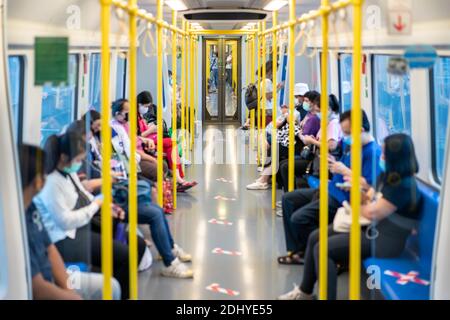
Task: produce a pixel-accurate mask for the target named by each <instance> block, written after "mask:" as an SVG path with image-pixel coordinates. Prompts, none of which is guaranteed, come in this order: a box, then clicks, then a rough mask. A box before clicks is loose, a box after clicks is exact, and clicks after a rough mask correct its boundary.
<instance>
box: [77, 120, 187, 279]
mask: <svg viewBox="0 0 450 320" xmlns="http://www.w3.org/2000/svg"><path fill="white" fill-rule="evenodd" d="M88 114H89V116H86V115H85V116H83V118H85V119H87V118H90V119H91V121H90V122H89V123H88V124H90V130H92V136H98V132H99V131H100V130H101V124H97V123H96V121H97V120H98V119H99V117H100V114H98V112H96V111H89V113H88ZM97 117H98V118H97ZM98 141H99V140H97V139H92V138H91V139H90V141H89V144H90V146H91V150H98V149H99V148H100V146H99V145H96V144H97V142H98ZM97 156H98V157H100V160H101V154H98V155H97ZM100 163H101V161H100ZM100 169H101V167H100ZM140 183H145V182H144V181H140ZM115 187H119V188H120V190H121V192H123V191H125V190H126V191H128V180H125V181H124V180H123V179H122V180H120V182H116V183H114V184H113V189H115ZM123 187H125V188H123ZM148 188H149V189H150V188H151V187H150V186H149V185H148ZM152 189H153V188H152ZM138 190H140V189H139V188H138ZM113 196H114V200H115V202H116V203H117V204H119V205H120V206H121V208H122V209H123V210H124V211H125V213H126V215H125V221H128V192H126V195H124V196H123V195H121V194H120V195H119V193H116V192H113ZM144 199H145V201H144ZM149 200H150V198H149V197H141V196H139V195H138V203H137V205H138V208H137V212H138V217H137V218H138V223H139V224H147V225H149V226H150V230H151V236H152V239H153V242H154V243H155V246H156V248H157V249H158V252H159V253H160V254H161V257H162V259H163V262H164V265H165V267H166V268H165V269H164V270H163V272H162V274H163V275H164V276H168V277H178V278H189V277H192V276H193V273H192V271H191V270H189V269H188V267H187V266H185V265H184V264H183V263H181V262H189V261H191V259H192V258H191V255H190V254H188V253H185V252H184V250H183V249H182V248H181V247H180V246H178V245H177V244H175V242H174V240H173V238H172V234H171V232H170V228H169V223H168V221H167V218H166V216H165V215H164V212H163V209H162V208H161V207H159V206H158V205H156V204H154V203H152V202H151V201H149Z"/></svg>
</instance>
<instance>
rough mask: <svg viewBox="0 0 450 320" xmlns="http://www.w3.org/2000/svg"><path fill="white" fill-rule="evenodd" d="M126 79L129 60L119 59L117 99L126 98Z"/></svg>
mask: <svg viewBox="0 0 450 320" xmlns="http://www.w3.org/2000/svg"><path fill="white" fill-rule="evenodd" d="M126 79H127V59H126V58H121V57H118V58H117V81H116V99H124V98H125V97H126V91H125V90H126V85H125V84H126Z"/></svg>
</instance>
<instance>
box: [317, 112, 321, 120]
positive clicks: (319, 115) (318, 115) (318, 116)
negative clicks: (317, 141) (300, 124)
mask: <svg viewBox="0 0 450 320" xmlns="http://www.w3.org/2000/svg"><path fill="white" fill-rule="evenodd" d="M316 116H317V118H319V120H322V113H320V112H319V113H317V114H316Z"/></svg>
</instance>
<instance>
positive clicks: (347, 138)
mask: <svg viewBox="0 0 450 320" xmlns="http://www.w3.org/2000/svg"><path fill="white" fill-rule="evenodd" d="M342 141H343V142H344V144H346V145H348V146H351V145H352V143H353V139H352V136H344V139H342Z"/></svg>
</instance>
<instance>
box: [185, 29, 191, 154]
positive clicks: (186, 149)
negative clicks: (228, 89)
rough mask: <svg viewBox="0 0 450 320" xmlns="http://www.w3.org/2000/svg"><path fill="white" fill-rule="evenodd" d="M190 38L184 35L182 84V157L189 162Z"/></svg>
mask: <svg viewBox="0 0 450 320" xmlns="http://www.w3.org/2000/svg"><path fill="white" fill-rule="evenodd" d="M189 29H190V24H189V22H186V32H188V31H189ZM190 40H191V38H190V36H189V34H188V35H186V37H185V42H186V44H185V50H186V60H185V65H184V83H185V86H186V91H184V94H185V96H184V99H185V109H184V111H185V112H186V114H185V116H184V128H183V129H184V133H185V136H186V137H185V142H184V144H185V145H184V152H185V155H184V157H185V158H186V159H187V160H189V158H190V153H189V144H190V143H189V141H190V139H189V108H190V100H189V94H190V88H191V84H190V83H189V61H190V54H191V53H190V51H191V43H190Z"/></svg>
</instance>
